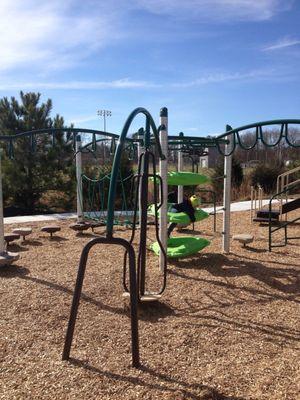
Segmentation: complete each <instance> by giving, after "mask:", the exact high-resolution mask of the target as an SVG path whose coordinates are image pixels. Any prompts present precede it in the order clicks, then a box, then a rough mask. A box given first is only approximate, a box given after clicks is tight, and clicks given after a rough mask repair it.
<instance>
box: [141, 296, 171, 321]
mask: <svg viewBox="0 0 300 400" xmlns="http://www.w3.org/2000/svg"><path fill="white" fill-rule="evenodd" d="M138 313H139V314H138V315H139V319H141V320H143V321H149V322H157V321H159V320H161V319H163V318H167V317H169V316H173V315H174V314H175V311H174V310H173V309H172V308H171V307H170V306H169V305H168V304H165V303H161V302H159V301H156V302H150V303H146V302H145V303H141V304H139V309H138Z"/></svg>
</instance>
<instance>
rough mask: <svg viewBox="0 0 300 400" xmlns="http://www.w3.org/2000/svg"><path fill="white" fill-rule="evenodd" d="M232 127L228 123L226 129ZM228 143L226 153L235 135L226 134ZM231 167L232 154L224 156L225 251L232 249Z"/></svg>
mask: <svg viewBox="0 0 300 400" xmlns="http://www.w3.org/2000/svg"><path fill="white" fill-rule="evenodd" d="M231 129H232V128H231V126H229V125H226V131H230V130H231ZM226 140H227V141H228V143H227V144H226V145H225V154H229V153H230V152H231V150H232V146H233V136H232V135H228V136H226ZM231 167H232V154H231V155H228V156H225V157H224V197H223V204H224V207H223V243H222V249H223V252H224V253H229V251H230V203H231Z"/></svg>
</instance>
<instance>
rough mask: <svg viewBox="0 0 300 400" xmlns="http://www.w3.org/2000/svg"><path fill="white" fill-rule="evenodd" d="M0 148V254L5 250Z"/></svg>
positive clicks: (0, 152)
mask: <svg viewBox="0 0 300 400" xmlns="http://www.w3.org/2000/svg"><path fill="white" fill-rule="evenodd" d="M1 157H2V150H0V254H3V253H4V252H5V243H4V219H3V192H2V168H1Z"/></svg>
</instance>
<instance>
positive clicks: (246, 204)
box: [4, 200, 276, 224]
mask: <svg viewBox="0 0 300 400" xmlns="http://www.w3.org/2000/svg"><path fill="white" fill-rule="evenodd" d="M275 202H276V201H274V203H275ZM268 203H269V200H263V205H267V204H268ZM250 207H251V201H240V202H237V203H231V211H232V212H236V211H247V210H250ZM203 210H205V211H207V212H212V211H213V207H206V208H203ZM217 212H218V213H221V212H222V207H217ZM75 218H76V213H63V214H45V215H24V216H21V217H7V218H4V224H22V223H24V222H42V221H63V220H67V219H75Z"/></svg>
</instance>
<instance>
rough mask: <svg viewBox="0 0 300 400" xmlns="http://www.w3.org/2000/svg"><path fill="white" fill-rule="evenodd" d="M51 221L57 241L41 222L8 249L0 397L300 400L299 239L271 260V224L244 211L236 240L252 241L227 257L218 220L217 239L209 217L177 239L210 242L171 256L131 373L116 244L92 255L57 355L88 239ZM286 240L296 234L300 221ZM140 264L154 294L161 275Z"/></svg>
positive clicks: (143, 317) (143, 318)
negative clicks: (68, 336)
mask: <svg viewBox="0 0 300 400" xmlns="http://www.w3.org/2000/svg"><path fill="white" fill-rule="evenodd" d="M59 224H60V226H61V228H62V230H61V232H59V236H58V237H56V238H54V239H53V240H50V239H49V238H48V235H47V234H45V233H42V232H40V227H41V226H43V225H45V223H35V224H23V225H22V226H32V228H33V233H32V235H31V236H30V237H29V238H28V241H26V242H24V243H22V242H20V241H19V242H17V244H14V245H11V246H10V250H11V251H19V252H20V255H21V257H20V260H19V261H18V262H17V263H16V264H15V265H13V266H11V267H5V268H2V269H1V270H0V281H1V284H0V293H1V312H0V359H1V360H0V362H1V364H0V398H1V399H101V400H102V399H104V400H105V399H108V400H111V399H124V400H125V399H126V400H127V399H163V400H165V399H168V400H170V399H174V400H183V399H195V400H196V399H199V400H200V399H201V400H209V399H232V400H238V399H239V400H246V399H247V400H248V399H255V400H257V399H272V400H283V399H288V400H293V399H300V362H299V360H300V312H299V311H300V258H299V254H300V250H299V249H300V248H299V244H300V241H299V240H293V241H291V242H290V244H289V245H288V246H286V247H279V248H276V249H274V250H273V251H272V253H269V252H268V251H267V244H268V241H267V228H266V227H259V226H258V225H255V224H252V225H251V224H250V222H249V213H233V214H232V234H235V233H244V232H247V233H253V234H254V235H255V241H254V242H253V244H251V245H250V246H249V247H248V248H242V247H241V245H240V244H239V243H237V242H232V252H231V254H230V255H225V254H222V253H221V251H220V248H221V234H220V232H221V230H222V226H221V216H218V232H217V233H216V234H213V232H212V229H211V225H212V221H202V222H200V223H198V224H196V227H195V232H194V233H192V232H190V231H186V232H185V233H181V234H182V235H183V234H184V235H188V234H193V235H199V236H203V237H206V238H208V239H211V240H212V243H211V245H210V246H209V247H207V248H206V249H205V250H204V251H203V252H201V253H199V254H198V255H197V256H193V257H190V258H187V259H184V260H181V261H171V262H170V263H169V267H168V268H169V272H168V283H167V289H166V291H165V293H164V295H163V297H162V299H161V301H160V302H159V303H156V304H152V305H148V306H144V307H143V308H142V309H141V310H140V311H139V314H140V320H139V327H140V351H141V362H142V365H143V367H142V369H140V370H136V369H133V368H131V366H130V365H131V354H130V319H129V314H128V305H127V304H126V301H125V300H124V298H123V297H122V291H123V290H122V260H123V250H122V249H121V248H120V247H116V246H100V245H99V246H97V247H95V248H94V249H93V250H92V252H91V257H90V259H89V262H88V268H87V275H86V279H85V282H84V288H83V296H82V299H81V303H80V309H79V315H78V320H77V325H76V329H75V336H74V342H73V347H72V351H71V356H72V358H71V360H70V361H62V360H61V354H62V349H63V343H64V337H65V332H66V327H67V321H68V317H69V312H70V305H71V300H72V294H73V288H74V283H75V278H76V273H77V267H78V261H79V257H80V253H81V250H82V247H83V245H84V244H85V243H87V242H88V240H90V239H91V238H92V237H94V236H93V235H92V234H88V235H84V236H76V234H75V233H74V232H73V231H71V230H70V229H69V228H68V225H69V224H70V222H60V223H59ZM14 227H16V225H13V226H9V225H6V227H5V228H6V232H7V233H8V232H9V231H10V230H11V229H12V228H14ZM97 231H98V232H99V233H100V234H101V232H102V231H103V229H102V228H98V229H97ZM175 234H176V235H177V233H175ZM178 234H179V233H178ZM289 234H290V235H291V236H297V235H298V236H300V225H297V224H295V225H294V226H293V227H291V228H289ZM281 235H282V234H281ZM116 236H120V237H124V238H128V237H129V231H128V230H126V229H124V228H120V229H119V230H117V231H116ZM149 236H150V237H153V236H154V232H153V228H151V231H150V232H149ZM277 240H279V235H277ZM136 243H137V240H136ZM148 257H149V258H148V264H147V265H148V276H149V277H150V281H149V283H148V286H149V288H150V286H151V288H153V287H154V286H159V284H160V282H161V281H160V278H161V277H160V275H159V273H158V269H157V262H158V259H157V257H156V256H154V255H153V254H152V253H150V252H149V254H148Z"/></svg>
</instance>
